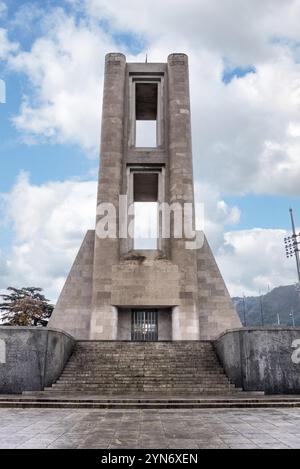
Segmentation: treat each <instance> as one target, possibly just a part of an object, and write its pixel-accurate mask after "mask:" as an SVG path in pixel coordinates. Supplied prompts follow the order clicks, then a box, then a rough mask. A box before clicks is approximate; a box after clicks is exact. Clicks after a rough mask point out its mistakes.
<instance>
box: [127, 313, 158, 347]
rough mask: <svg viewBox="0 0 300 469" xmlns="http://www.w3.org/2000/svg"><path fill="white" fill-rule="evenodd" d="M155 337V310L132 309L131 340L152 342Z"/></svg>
mask: <svg viewBox="0 0 300 469" xmlns="http://www.w3.org/2000/svg"><path fill="white" fill-rule="evenodd" d="M157 339H158V331H157V311H156V310H153V309H152V310H149V309H145V310H141V309H134V310H133V311H132V329H131V340H135V341H147V342H153V341H156V340H157Z"/></svg>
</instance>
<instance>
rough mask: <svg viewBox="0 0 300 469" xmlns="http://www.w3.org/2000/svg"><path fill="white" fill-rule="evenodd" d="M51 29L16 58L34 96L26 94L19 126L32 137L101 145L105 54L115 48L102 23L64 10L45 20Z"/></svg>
mask: <svg viewBox="0 0 300 469" xmlns="http://www.w3.org/2000/svg"><path fill="white" fill-rule="evenodd" d="M44 23H45V24H44V29H47V33H46V34H45V35H44V36H43V37H40V38H39V39H37V40H36V41H35V42H34V44H33V46H32V49H31V50H30V51H29V52H24V51H23V52H20V53H19V54H18V55H16V56H14V57H11V59H10V61H9V66H10V68H11V69H12V70H14V71H18V72H20V73H22V74H25V75H26V76H27V77H28V79H29V81H30V85H31V88H32V95H28V94H27V95H25V96H24V98H23V102H22V106H21V109H20V114H19V115H18V116H16V117H15V119H14V123H15V125H16V126H17V128H18V129H19V130H21V131H23V132H25V133H26V134H27V136H28V135H29V136H30V137H31V141H32V137H35V136H41V137H43V138H45V139H50V140H52V141H56V142H61V143H66V142H67V143H75V144H78V145H81V146H82V147H83V148H85V149H86V150H87V151H91V150H95V149H96V148H98V145H99V140H100V135H99V134H100V113H101V94H102V78H103V62H104V55H105V53H106V52H107V51H109V50H111V49H112V48H113V47H114V46H113V43H112V41H111V40H110V39H109V37H108V36H107V35H106V34H105V33H104V32H103V31H102V30H101V29H100V28H97V27H94V26H93V25H91V24H89V25H87V24H86V23H85V22H82V23H80V24H76V21H75V18H73V17H72V16H67V15H66V14H65V13H64V12H63V11H62V10H61V9H58V10H55V12H53V14H52V15H50V16H46V17H45V18H44Z"/></svg>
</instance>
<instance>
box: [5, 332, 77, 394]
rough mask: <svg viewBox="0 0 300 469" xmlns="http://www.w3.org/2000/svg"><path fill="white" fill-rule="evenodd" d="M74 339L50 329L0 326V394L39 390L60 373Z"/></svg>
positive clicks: (53, 380) (55, 378) (50, 382)
mask: <svg viewBox="0 0 300 469" xmlns="http://www.w3.org/2000/svg"><path fill="white" fill-rule="evenodd" d="M74 344H75V340H74V339H73V337H71V336H70V335H68V334H66V333H64V332H62V331H59V330H56V329H50V328H39V327H6V326H3V327H0V348H1V356H0V393H21V392H23V391H40V390H42V389H43V388H44V387H45V386H50V385H51V384H52V383H54V382H55V381H56V380H57V379H58V377H59V376H60V374H61V372H62V370H63V368H64V365H65V363H66V361H67V360H68V358H69V356H70V354H71V352H72V350H73V346H74Z"/></svg>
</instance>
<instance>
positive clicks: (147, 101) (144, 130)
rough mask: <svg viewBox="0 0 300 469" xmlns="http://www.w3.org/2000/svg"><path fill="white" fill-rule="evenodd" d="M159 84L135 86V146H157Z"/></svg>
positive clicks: (138, 84) (139, 84)
mask: <svg viewBox="0 0 300 469" xmlns="http://www.w3.org/2000/svg"><path fill="white" fill-rule="evenodd" d="M157 89H158V85H157V83H136V84H135V119H136V122H135V146H136V147H141V148H151V147H152V148H153V147H156V146H157V97H158V92H157Z"/></svg>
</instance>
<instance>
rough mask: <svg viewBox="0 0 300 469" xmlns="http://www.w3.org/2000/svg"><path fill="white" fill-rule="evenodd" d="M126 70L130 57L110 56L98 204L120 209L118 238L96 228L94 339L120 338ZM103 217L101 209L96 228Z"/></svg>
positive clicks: (102, 131)
mask: <svg viewBox="0 0 300 469" xmlns="http://www.w3.org/2000/svg"><path fill="white" fill-rule="evenodd" d="M125 70H126V58H125V56H124V55H123V54H119V53H118V54H115V53H111V54H107V55H106V58H105V76H104V90H103V109H102V127H101V147H100V158H101V161H100V173H99V185H98V196H97V207H99V204H103V203H104V204H112V205H113V207H114V209H115V211H116V237H115V238H114V239H112V238H105V239H99V237H98V234H97V229H96V238H95V253H94V270H93V298H92V315H91V328H90V330H91V333H90V338H91V339H102V340H115V339H116V338H117V321H118V313H117V308H115V307H114V306H112V304H111V285H112V266H113V265H114V264H117V263H118V262H119V255H120V253H119V239H118V209H119V194H120V192H121V191H120V189H121V175H122V157H123V138H124V95H125ZM102 215H103V213H102ZM99 220H100V214H99V210H98V211H97V217H96V227H97V223H98V222H99Z"/></svg>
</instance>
